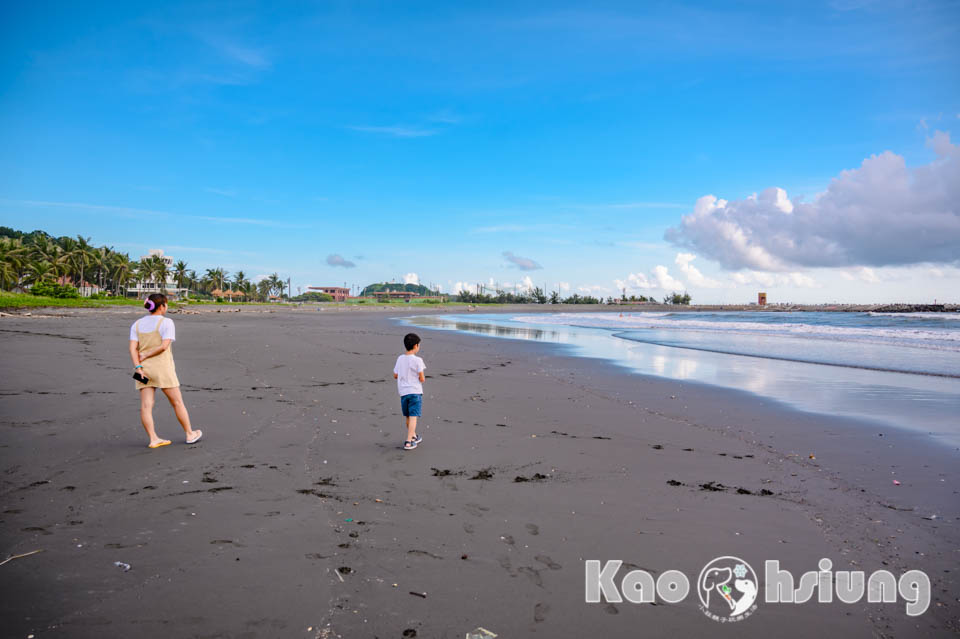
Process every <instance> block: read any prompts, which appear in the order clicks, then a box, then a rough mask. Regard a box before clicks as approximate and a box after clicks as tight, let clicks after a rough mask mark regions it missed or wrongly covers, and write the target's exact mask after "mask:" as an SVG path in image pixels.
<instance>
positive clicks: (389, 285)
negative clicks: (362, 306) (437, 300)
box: [360, 282, 437, 297]
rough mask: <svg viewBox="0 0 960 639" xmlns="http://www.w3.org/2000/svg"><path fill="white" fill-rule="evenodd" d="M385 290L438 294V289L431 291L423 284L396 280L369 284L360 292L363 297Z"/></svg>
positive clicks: (424, 294)
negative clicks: (403, 282)
mask: <svg viewBox="0 0 960 639" xmlns="http://www.w3.org/2000/svg"><path fill="white" fill-rule="evenodd" d="M383 291H405V292H407V293H419V294H420V295H423V296H426V295H437V292H436V291H431V290H430V289H429V288H427V287H426V286H424V285H423V284H397V283H394V282H380V283H378V284H367V286H365V287H364V289H363V291H362V292H361V293H360V296H361V297H365V296H367V295H373V294H374V293H380V292H383Z"/></svg>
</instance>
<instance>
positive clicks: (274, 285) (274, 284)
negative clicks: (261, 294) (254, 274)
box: [267, 273, 283, 298]
mask: <svg viewBox="0 0 960 639" xmlns="http://www.w3.org/2000/svg"><path fill="white" fill-rule="evenodd" d="M267 281H268V282H270V290H271V291H277V293H278V294H279V295H280V297H281V298H282V297H283V280H281V279H280V276H279V275H277V274H276V273H273V274H272V275H270V277H268V278H267Z"/></svg>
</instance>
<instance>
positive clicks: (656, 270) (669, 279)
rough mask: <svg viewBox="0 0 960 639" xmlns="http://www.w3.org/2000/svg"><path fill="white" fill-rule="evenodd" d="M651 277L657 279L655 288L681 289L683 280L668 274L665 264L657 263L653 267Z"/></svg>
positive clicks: (666, 289)
mask: <svg viewBox="0 0 960 639" xmlns="http://www.w3.org/2000/svg"><path fill="white" fill-rule="evenodd" d="M653 277H654V278H655V279H656V280H657V288H662V289H663V290H665V291H675V290H677V289H683V288H684V286H683V282H681V281H680V280H678V279H676V278H674V277H673V276H672V275H670V273H669V271H668V269H667V267H666V266H663V265H659V264H658V265H657V266H654V267H653Z"/></svg>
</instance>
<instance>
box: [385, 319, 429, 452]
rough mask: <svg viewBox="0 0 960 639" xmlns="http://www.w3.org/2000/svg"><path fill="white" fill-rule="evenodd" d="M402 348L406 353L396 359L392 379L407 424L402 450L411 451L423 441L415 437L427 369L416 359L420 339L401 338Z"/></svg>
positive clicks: (412, 334) (407, 335) (409, 336)
mask: <svg viewBox="0 0 960 639" xmlns="http://www.w3.org/2000/svg"><path fill="white" fill-rule="evenodd" d="M403 347H404V348H405V349H407V352H406V353H404V354H403V355H401V356H400V357H398V358H397V364H396V365H395V366H394V367H393V378H394V379H395V380H397V391H398V392H399V393H400V410H401V411H402V412H403V416H404V417H405V418H406V423H407V439H406V441H404V442H403V449H404V450H413V449H414V448H416V447H417V444H419V443H420V442H421V441H423V438H422V437H420V435H417V418H418V417H420V411H421V409H422V407H423V382H424V381H426V380H425V378H424V376H423V371H424V370H426V368H427V367H426V366H425V365H424V363H423V360H422V359H420V358H419V357H417V353H419V352H420V337H419V336H418V335H417V334H416V333H407V334H406V335H404V336H403Z"/></svg>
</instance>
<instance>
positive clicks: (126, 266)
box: [111, 254, 137, 297]
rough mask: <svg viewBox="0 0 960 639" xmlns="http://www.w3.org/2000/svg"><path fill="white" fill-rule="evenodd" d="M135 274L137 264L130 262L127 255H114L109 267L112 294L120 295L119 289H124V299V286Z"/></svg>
mask: <svg viewBox="0 0 960 639" xmlns="http://www.w3.org/2000/svg"><path fill="white" fill-rule="evenodd" d="M136 274H137V263H136V262H133V261H131V260H130V258H129V257H128V256H127V255H119V254H117V255H116V258H115V259H114V260H113V263H112V265H111V277H112V278H113V285H114V294H115V295H119V294H120V287H121V286H122V287H124V297H126V285H127V284H128V283H129V282H130V280H132V279H134V278H135V277H136Z"/></svg>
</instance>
